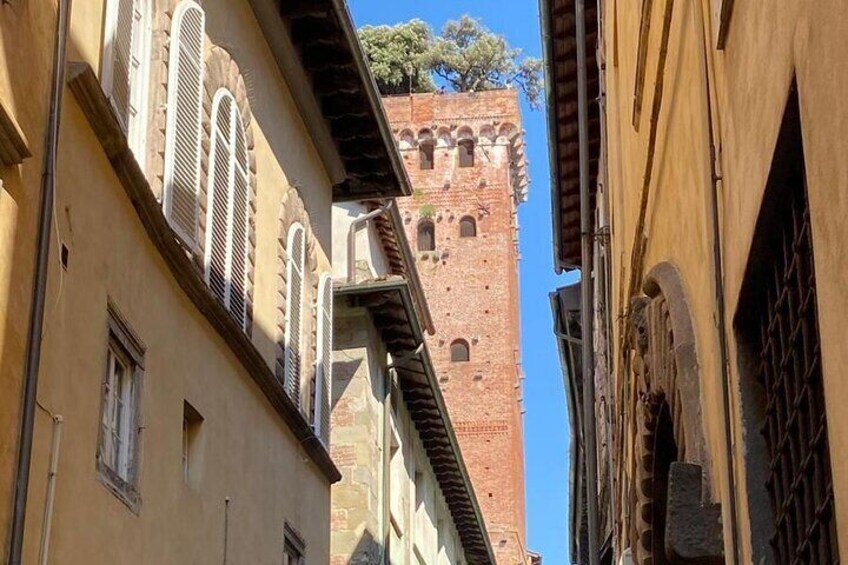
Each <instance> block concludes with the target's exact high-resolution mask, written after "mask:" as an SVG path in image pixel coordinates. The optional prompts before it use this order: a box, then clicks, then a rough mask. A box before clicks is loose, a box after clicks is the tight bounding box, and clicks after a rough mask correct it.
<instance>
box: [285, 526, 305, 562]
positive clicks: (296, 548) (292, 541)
mask: <svg viewBox="0 0 848 565" xmlns="http://www.w3.org/2000/svg"><path fill="white" fill-rule="evenodd" d="M305 554H306V544H304V543H303V539H302V538H301V537H300V535H299V534H298V533H297V532H295V531H294V529H293V528H292V527H291V526H289V525H288V524H286V527H285V543H284V546H283V565H306V559H305V557H304V556H305Z"/></svg>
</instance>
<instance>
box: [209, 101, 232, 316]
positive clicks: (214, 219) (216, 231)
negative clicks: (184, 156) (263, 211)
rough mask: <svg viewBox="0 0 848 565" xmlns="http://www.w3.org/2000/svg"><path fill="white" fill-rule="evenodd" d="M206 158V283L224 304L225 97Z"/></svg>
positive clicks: (215, 117)
mask: <svg viewBox="0 0 848 565" xmlns="http://www.w3.org/2000/svg"><path fill="white" fill-rule="evenodd" d="M216 102H217V103H216V104H215V111H214V113H213V130H212V146H211V148H210V159H209V167H210V169H209V188H208V198H209V207H208V210H209V219H208V222H207V225H208V228H207V229H208V231H207V237H206V257H207V258H206V269H207V270H206V283H207V284H208V285H209V287H210V288H211V289H212V293H213V294H215V296H216V297H217V298H218V300H220V301H221V303H222V304H224V306H226V305H227V226H228V224H229V217H228V216H229V214H228V211H229V207H230V206H229V197H230V190H229V179H230V167H231V166H232V165H231V160H230V151H229V145H230V143H229V139H230V131H231V124H230V111H231V104H230V98H229V97H228V96H226V95H225V96H222V97H221V98H220V99H218V100H217V101H216Z"/></svg>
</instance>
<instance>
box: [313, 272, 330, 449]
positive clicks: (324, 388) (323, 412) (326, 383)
mask: <svg viewBox="0 0 848 565" xmlns="http://www.w3.org/2000/svg"><path fill="white" fill-rule="evenodd" d="M315 365H316V367H315V400H314V402H315V421H314V422H313V424H312V425H313V427H314V429H315V432H316V433H317V434H318V437H319V438H321V441H323V442H324V445H325V446H329V443H330V391H331V388H330V387H331V386H332V383H333V279H332V278H330V277H329V276H328V275H325V276H324V277H323V278H322V279H321V288H320V289H319V291H318V355H317V359H316V362H315Z"/></svg>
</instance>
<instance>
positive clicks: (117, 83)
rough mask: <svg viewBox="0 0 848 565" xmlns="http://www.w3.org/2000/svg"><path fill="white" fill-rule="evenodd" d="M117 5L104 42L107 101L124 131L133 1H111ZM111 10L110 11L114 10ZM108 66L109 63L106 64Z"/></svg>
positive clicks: (127, 96)
mask: <svg viewBox="0 0 848 565" xmlns="http://www.w3.org/2000/svg"><path fill="white" fill-rule="evenodd" d="M113 1H114V2H115V3H117V6H115V8H117V9H116V10H115V12H116V13H114V15H113V18H114V20H113V26H114V27H112V29H111V32H112V33H111V34H109V35H107V38H106V41H111V56H112V60H111V62H110V63H111V65H112V68H111V74H112V76H111V84H109V85H108V88H109V100H110V101H111V102H112V107H113V108H114V109H115V113H116V115H117V117H118V121H119V122H120V123H121V127H123V128H124V131H127V129H128V128H129V114H130V66H131V59H132V43H133V28H134V26H133V16H134V12H135V9H136V7H135V4H136V3H137V2H135V1H134V0H113ZM115 8H112V9H115ZM107 64H109V63H107Z"/></svg>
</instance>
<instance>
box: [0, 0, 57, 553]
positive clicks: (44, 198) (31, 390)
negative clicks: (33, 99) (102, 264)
mask: <svg viewBox="0 0 848 565" xmlns="http://www.w3.org/2000/svg"><path fill="white" fill-rule="evenodd" d="M70 11H71V0H59V5H58V14H57V18H56V43H55V46H54V50H53V78H52V82H51V86H50V113H49V115H48V120H47V131H46V134H45V141H44V165H43V166H44V168H43V171H42V175H41V205H40V209H39V216H38V240H37V250H36V260H35V272H34V274H33V286H32V303H31V306H30V320H29V329H28V333H27V348H26V366H25V369H24V391H23V406H22V409H21V437H20V444H19V447H18V467H17V472H16V477H15V494H14V506H13V508H12V523H11V531H10V540H9V564H10V565H21V560H22V555H23V545H24V523H25V521H26V508H27V491H28V490H29V472H30V462H31V460H32V441H33V433H34V430H35V408H36V397H37V395H38V371H39V367H40V365H41V343H42V334H43V333H44V331H43V330H44V302H45V298H46V294H47V274H48V273H47V261H48V259H49V257H50V228H51V218H52V215H53V199H54V197H55V191H56V156H57V153H58V145H59V121H60V114H61V109H62V93H63V91H64V87H65V50H66V47H67V43H68V26H69V23H70Z"/></svg>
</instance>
